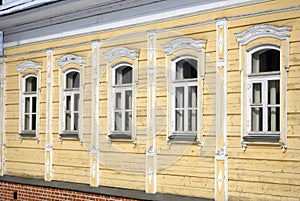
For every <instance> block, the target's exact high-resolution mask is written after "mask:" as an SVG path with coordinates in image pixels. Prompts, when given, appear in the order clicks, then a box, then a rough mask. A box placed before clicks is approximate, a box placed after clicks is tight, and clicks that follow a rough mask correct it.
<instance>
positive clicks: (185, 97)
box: [183, 84, 189, 131]
mask: <svg viewBox="0 0 300 201" xmlns="http://www.w3.org/2000/svg"><path fill="white" fill-rule="evenodd" d="M188 90H189V86H188V85H187V84H186V85H185V86H184V98H183V99H184V106H183V107H184V109H183V110H184V122H183V125H184V128H183V130H184V131H188V121H189V120H188V106H189V105H188V104H189V103H188V101H189V99H188V97H189V93H188Z"/></svg>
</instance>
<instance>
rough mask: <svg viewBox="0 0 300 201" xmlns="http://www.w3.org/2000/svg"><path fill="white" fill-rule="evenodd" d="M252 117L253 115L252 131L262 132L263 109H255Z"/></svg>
mask: <svg viewBox="0 0 300 201" xmlns="http://www.w3.org/2000/svg"><path fill="white" fill-rule="evenodd" d="M251 115H252V118H251V120H252V125H251V130H252V131H254V132H255V131H257V132H258V131H262V108H259V107H253V108H252V111H251Z"/></svg>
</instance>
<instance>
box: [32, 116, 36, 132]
mask: <svg viewBox="0 0 300 201" xmlns="http://www.w3.org/2000/svg"><path fill="white" fill-rule="evenodd" d="M31 130H36V115H35V114H33V115H32V119H31Z"/></svg>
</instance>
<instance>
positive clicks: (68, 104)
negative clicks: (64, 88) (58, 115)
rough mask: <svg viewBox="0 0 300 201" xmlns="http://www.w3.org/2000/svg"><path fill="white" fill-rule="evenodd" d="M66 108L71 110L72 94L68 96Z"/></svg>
mask: <svg viewBox="0 0 300 201" xmlns="http://www.w3.org/2000/svg"><path fill="white" fill-rule="evenodd" d="M66 110H71V96H66Z"/></svg>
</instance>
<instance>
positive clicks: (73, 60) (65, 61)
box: [56, 54, 85, 67]
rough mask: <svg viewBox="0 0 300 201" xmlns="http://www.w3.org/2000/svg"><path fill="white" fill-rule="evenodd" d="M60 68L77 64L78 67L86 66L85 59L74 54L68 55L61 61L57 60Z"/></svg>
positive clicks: (61, 58) (60, 59)
mask: <svg viewBox="0 0 300 201" xmlns="http://www.w3.org/2000/svg"><path fill="white" fill-rule="evenodd" d="M56 61H57V63H58V66H59V67H64V66H65V65H67V64H70V63H75V64H78V65H84V64H85V57H81V56H77V55H74V54H67V55H64V56H62V57H60V58H59V59H56Z"/></svg>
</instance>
